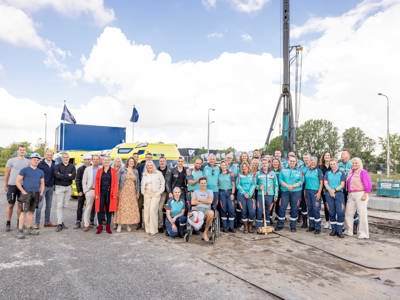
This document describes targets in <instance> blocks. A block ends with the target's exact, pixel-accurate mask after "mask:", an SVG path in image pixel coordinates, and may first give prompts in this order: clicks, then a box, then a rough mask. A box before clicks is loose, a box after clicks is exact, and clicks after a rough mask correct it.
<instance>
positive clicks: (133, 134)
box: [132, 105, 135, 143]
mask: <svg viewBox="0 0 400 300" xmlns="http://www.w3.org/2000/svg"><path fill="white" fill-rule="evenodd" d="M133 109H135V105H133ZM134 142H135V122H132V143H134Z"/></svg>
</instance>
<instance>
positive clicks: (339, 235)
mask: <svg viewBox="0 0 400 300" xmlns="http://www.w3.org/2000/svg"><path fill="white" fill-rule="evenodd" d="M336 235H337V236H338V237H340V238H341V239H342V238H344V234H343V232H341V233H339V232H338V233H337V234H336Z"/></svg>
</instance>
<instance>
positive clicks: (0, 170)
mask: <svg viewBox="0 0 400 300" xmlns="http://www.w3.org/2000/svg"><path fill="white" fill-rule="evenodd" d="M4 169H5V167H0V175H1V176H3V175H4Z"/></svg>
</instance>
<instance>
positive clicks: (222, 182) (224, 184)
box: [218, 172, 234, 190]
mask: <svg viewBox="0 0 400 300" xmlns="http://www.w3.org/2000/svg"><path fill="white" fill-rule="evenodd" d="M233 180H234V179H233V177H232V176H231V174H230V172H227V173H226V174H222V173H221V174H219V176H218V186H219V189H220V190H231V189H232V181H233Z"/></svg>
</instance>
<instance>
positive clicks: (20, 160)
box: [4, 145, 29, 232]
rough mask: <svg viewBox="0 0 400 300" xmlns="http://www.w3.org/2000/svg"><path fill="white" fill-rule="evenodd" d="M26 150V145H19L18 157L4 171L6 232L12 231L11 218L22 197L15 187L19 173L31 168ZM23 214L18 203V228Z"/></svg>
mask: <svg viewBox="0 0 400 300" xmlns="http://www.w3.org/2000/svg"><path fill="white" fill-rule="evenodd" d="M25 154H26V148H25V146H24V145H19V146H18V150H17V156H16V157H13V158H10V159H9V160H8V161H7V164H6V168H5V171H4V191H5V192H6V193H7V201H8V207H7V213H6V231H7V232H8V231H11V217H12V213H13V209H14V205H15V202H16V201H17V200H18V198H19V196H20V195H21V193H20V191H19V190H18V188H17V186H16V185H15V183H16V180H17V177H18V175H19V172H20V171H21V170H22V169H23V168H25V167H27V166H29V160H28V159H26V158H25ZM20 214H21V206H20V204H19V203H18V207H17V227H18V219H19V216H20Z"/></svg>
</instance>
